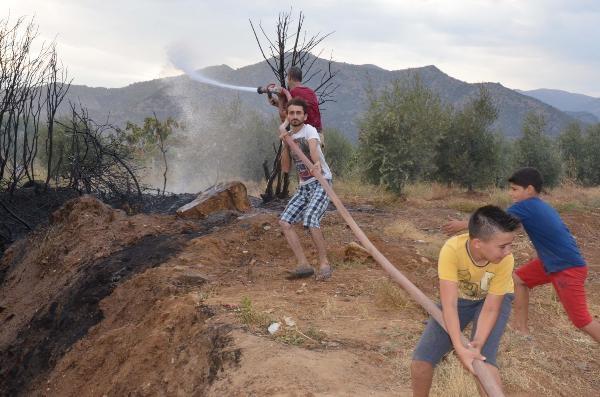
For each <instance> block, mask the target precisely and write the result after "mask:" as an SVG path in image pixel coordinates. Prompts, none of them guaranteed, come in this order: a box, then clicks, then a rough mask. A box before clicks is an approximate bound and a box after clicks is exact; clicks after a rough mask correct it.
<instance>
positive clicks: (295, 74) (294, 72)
mask: <svg viewBox="0 0 600 397" xmlns="http://www.w3.org/2000/svg"><path fill="white" fill-rule="evenodd" d="M288 77H289V78H290V79H291V80H294V81H302V69H300V68H299V67H298V66H292V67H291V68H290V70H288Z"/></svg>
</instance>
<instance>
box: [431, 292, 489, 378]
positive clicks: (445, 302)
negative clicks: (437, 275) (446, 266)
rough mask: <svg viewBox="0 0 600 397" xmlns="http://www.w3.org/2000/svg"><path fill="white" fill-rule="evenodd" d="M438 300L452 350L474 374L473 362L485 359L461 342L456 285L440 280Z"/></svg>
mask: <svg viewBox="0 0 600 397" xmlns="http://www.w3.org/2000/svg"><path fill="white" fill-rule="evenodd" d="M440 298H441V301H442V314H443V317H444V323H445V324H446V331H447V332H448V335H449V336H450V340H451V341H452V345H453V346H454V350H455V351H456V354H457V355H458V358H459V359H460V361H461V362H462V363H463V365H464V366H465V367H466V368H467V369H468V370H469V371H471V373H475V371H474V370H473V360H485V358H484V357H483V356H482V355H481V354H479V352H478V351H477V352H475V351H472V350H469V349H467V348H466V347H464V346H463V344H462V341H461V338H460V336H461V331H460V321H459V319H458V306H457V302H458V283H456V282H455V281H448V280H440Z"/></svg>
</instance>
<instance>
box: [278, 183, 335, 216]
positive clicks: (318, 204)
mask: <svg viewBox="0 0 600 397" xmlns="http://www.w3.org/2000/svg"><path fill="white" fill-rule="evenodd" d="M329 183H330V184H331V182H329ZM328 205H329V197H327V193H326V192H325V190H324V189H323V186H321V184H320V183H319V181H317V180H316V179H315V180H314V181H312V182H309V183H307V184H305V185H300V186H298V190H296V193H294V195H293V196H292V198H291V199H290V201H289V203H288V204H287V206H286V207H285V209H284V210H283V213H282V214H281V220H282V221H286V222H287V223H297V222H300V221H301V220H302V223H303V224H304V226H305V227H311V228H319V227H321V218H323V215H324V214H325V210H326V209H327V206H328Z"/></svg>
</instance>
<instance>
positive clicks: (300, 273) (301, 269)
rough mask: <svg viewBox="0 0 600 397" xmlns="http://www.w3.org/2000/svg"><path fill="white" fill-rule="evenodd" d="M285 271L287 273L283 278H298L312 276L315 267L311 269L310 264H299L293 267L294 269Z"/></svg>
mask: <svg viewBox="0 0 600 397" xmlns="http://www.w3.org/2000/svg"><path fill="white" fill-rule="evenodd" d="M287 273H288V275H287V276H286V277H285V278H287V279H288V280H296V279H299V278H306V277H310V276H312V275H313V274H315V269H313V268H312V266H309V265H301V266H298V267H297V268H295V269H294V270H291V271H290V270H288V272H287Z"/></svg>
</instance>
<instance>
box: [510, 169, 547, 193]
mask: <svg viewBox="0 0 600 397" xmlns="http://www.w3.org/2000/svg"><path fill="white" fill-rule="evenodd" d="M508 181H509V182H510V183H514V184H515V185H517V186H521V187H523V188H525V189H527V186H529V185H531V186H533V188H534V189H535V191H536V192H538V193H541V192H542V187H543V185H544V178H542V174H540V172H539V171H538V170H537V169H535V168H533V167H525V168H521V169H519V170H517V171H515V173H514V174H512V176H511V177H510V178H508Z"/></svg>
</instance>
